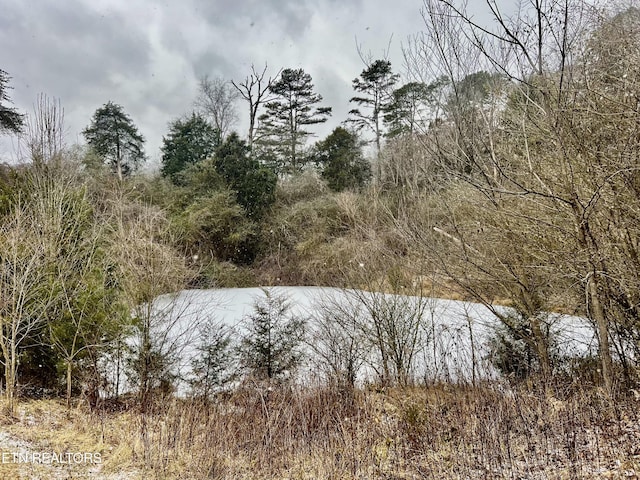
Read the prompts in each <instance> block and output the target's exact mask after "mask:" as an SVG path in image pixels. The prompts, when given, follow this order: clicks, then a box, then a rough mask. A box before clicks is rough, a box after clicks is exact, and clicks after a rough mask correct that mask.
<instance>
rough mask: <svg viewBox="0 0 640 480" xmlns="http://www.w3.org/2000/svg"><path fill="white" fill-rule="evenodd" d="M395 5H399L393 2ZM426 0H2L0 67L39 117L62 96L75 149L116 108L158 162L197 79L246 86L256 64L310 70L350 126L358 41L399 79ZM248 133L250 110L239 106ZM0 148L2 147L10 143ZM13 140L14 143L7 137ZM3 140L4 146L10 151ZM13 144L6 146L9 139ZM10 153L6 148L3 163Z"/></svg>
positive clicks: (335, 120) (337, 117)
mask: <svg viewBox="0 0 640 480" xmlns="http://www.w3.org/2000/svg"><path fill="white" fill-rule="evenodd" d="M392 3H393V4H392ZM420 5H421V2H420V1H419V0H415V1H401V2H388V1H387V0H368V1H366V2H365V1H363V0H351V1H349V0H183V1H182V2H169V1H166V2H157V1H152V0H109V1H108V2H106V1H95V0H65V1H58V2H53V1H48V0H32V1H30V2H18V1H15V0H0V12H2V13H1V14H0V45H2V46H3V58H2V60H1V61H2V62H3V63H2V64H0V68H2V69H4V70H6V71H8V72H9V74H10V75H11V76H12V77H13V80H12V86H13V87H14V90H13V91H12V92H11V94H12V97H13V100H14V104H15V106H16V107H18V108H19V109H21V110H22V111H30V110H31V105H32V104H33V102H34V101H35V99H36V96H37V94H38V93H40V92H44V93H46V94H48V95H50V96H54V97H57V98H60V100H61V101H62V104H63V106H64V107H65V111H66V120H67V124H68V127H69V131H70V135H69V137H70V138H69V141H70V142H73V141H76V140H78V139H79V140H81V138H79V132H81V131H82V129H83V128H84V127H85V126H86V125H87V124H88V123H89V121H90V118H91V115H92V114H93V112H94V111H95V109H96V108H98V107H99V106H101V105H102V104H104V103H105V102H107V101H108V100H113V101H115V102H117V103H119V104H121V105H122V106H123V107H124V109H125V111H127V113H129V114H130V115H131V117H132V118H133V120H134V121H135V122H136V124H137V125H138V126H139V128H140V130H141V132H142V133H143V134H144V135H145V137H146V138H147V151H148V153H149V155H150V157H152V158H156V160H157V157H158V155H159V151H158V148H159V146H160V144H161V141H162V135H164V134H165V133H166V128H167V124H168V123H169V122H170V121H171V120H173V119H175V118H176V117H178V116H180V115H182V114H184V113H186V112H188V111H189V110H191V108H192V105H193V100H194V97H195V95H196V91H197V79H198V77H200V76H202V75H205V74H209V75H221V76H223V77H225V78H228V79H242V78H244V77H245V76H246V75H247V74H248V73H249V72H250V68H251V64H255V65H256V66H257V67H259V68H261V67H262V65H264V64H265V62H266V63H268V64H269V70H270V72H273V73H275V72H276V71H277V70H278V69H279V68H281V67H296V68H298V67H301V68H304V69H305V70H306V71H307V72H308V73H310V74H311V75H312V76H313V79H314V83H315V86H316V90H317V92H318V93H320V94H321V95H323V97H324V102H323V103H324V104H325V105H327V106H332V107H333V109H334V115H333V117H332V119H331V120H330V121H329V122H327V124H325V125H322V126H319V128H318V130H317V133H318V135H320V136H322V135H325V134H326V133H328V132H329V131H330V130H331V129H332V128H333V127H335V126H336V125H338V124H339V123H340V122H341V121H342V120H344V119H345V118H346V112H347V111H348V110H349V107H350V106H349V104H348V100H349V98H350V97H351V95H352V91H351V80H352V79H353V78H355V77H356V76H357V75H358V74H359V73H360V71H361V70H362V68H363V64H362V62H361V60H360V59H359V58H358V54H357V51H356V38H357V40H358V42H359V43H361V44H362V46H363V48H364V49H365V50H366V51H369V50H370V51H371V52H372V54H373V56H374V57H379V56H381V55H382V54H383V52H384V51H385V49H386V48H387V43H388V40H389V38H390V37H391V35H392V34H393V36H394V43H393V46H392V50H391V51H390V54H389V55H390V59H391V60H392V62H393V64H394V67H395V69H396V70H397V71H400V70H401V64H402V58H401V55H400V42H401V41H402V40H404V39H405V38H406V36H408V35H410V34H412V33H414V32H416V31H417V30H419V29H420V28H421V21H420V18H419V8H420ZM238 108H239V113H240V115H241V123H240V125H239V126H238V128H239V130H240V131H241V132H242V133H244V130H245V127H244V124H245V123H246V119H244V118H243V117H244V115H245V110H246V107H245V105H243V104H239V105H238ZM0 140H1V139H0ZM5 140H6V139H5ZM0 143H2V142H0ZM5 143H6V142H5ZM6 155H7V149H6V148H5V149H4V150H3V149H2V148H1V145H0V161H2V159H3V156H6Z"/></svg>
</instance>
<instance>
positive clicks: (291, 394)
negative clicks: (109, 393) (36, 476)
mask: <svg viewBox="0 0 640 480" xmlns="http://www.w3.org/2000/svg"><path fill="white" fill-rule="evenodd" d="M638 410H640V409H639V408H638V400H637V399H634V398H633V397H624V398H619V399H617V400H616V401H615V402H610V401H609V400H608V398H607V397H606V396H604V395H603V394H602V392H601V391H600V390H598V389H595V388H594V389H591V390H588V391H578V392H562V391H558V390H555V391H552V390H548V391H547V392H546V393H543V392H538V393H533V391H532V390H531V389H530V388H529V389H524V388H523V389H522V390H517V389H516V390H508V391H500V389H498V388H497V387H495V386H493V387H492V386H486V387H475V388H472V387H453V386H450V385H439V386H432V387H426V388H413V389H402V390H400V389H398V390H389V391H386V392H380V391H373V390H363V391H357V392H355V394H354V395H353V396H350V395H345V394H339V393H338V392H336V391H334V390H331V389H327V388H310V387H307V388H305V389H294V388H276V389H272V390H269V389H263V388H259V387H255V386H254V387H252V388H245V389H243V390H242V391H238V392H236V393H235V394H233V395H232V396H230V397H228V398H225V399H220V400H219V401H218V402H217V403H215V404H203V403H197V402H187V401H179V400H172V401H167V402H163V403H159V404H158V405H157V406H156V407H155V408H154V409H153V411H152V412H151V413H149V414H148V415H147V416H146V417H144V418H142V417H141V416H140V415H139V414H137V413H135V412H133V411H130V412H124V413H113V414H108V415H106V414H104V415H101V416H98V415H97V414H90V413H88V412H85V411H83V410H80V409H76V410H74V411H72V412H71V413H70V414H68V415H67V414H66V413H64V409H63V408H62V406H61V405H60V404H58V403H56V402H31V403H28V404H25V405H23V416H22V417H21V419H20V420H19V421H18V422H14V423H12V424H11V425H6V426H5V427H4V428H5V429H8V430H9V431H10V432H11V433H12V434H13V435H14V436H16V437H19V438H21V439H24V440H26V441H29V442H34V443H37V444H38V445H40V446H41V447H43V445H46V446H47V448H51V449H66V450H74V449H75V450H80V451H101V452H103V456H104V461H105V463H104V465H103V469H102V471H103V472H104V473H107V474H108V473H111V474H115V473H118V472H123V471H124V472H131V471H138V472H139V473H138V474H129V476H127V477H122V478H138V476H137V475H140V478H156V479H183V478H185V479H186V478H189V479H205V478H208V479H211V478H214V479H215V478H219V479H222V478H224V479H276V478H277V479H314V480H320V479H371V478H384V479H423V478H426V479H441V478H452V479H454V478H460V479H462V478H465V479H467V478H469V479H472V478H478V479H481V478H482V479H486V478H489V479H502V478H504V479H507V478H509V479H512V478H513V479H565V478H566V479H580V478H626V479H628V478H638V474H639V472H640V422H639V418H638V416H639V414H638ZM0 477H1V475H0ZM6 478H9V477H6ZM25 478H26V477H25ZM45 478H46V477H45Z"/></svg>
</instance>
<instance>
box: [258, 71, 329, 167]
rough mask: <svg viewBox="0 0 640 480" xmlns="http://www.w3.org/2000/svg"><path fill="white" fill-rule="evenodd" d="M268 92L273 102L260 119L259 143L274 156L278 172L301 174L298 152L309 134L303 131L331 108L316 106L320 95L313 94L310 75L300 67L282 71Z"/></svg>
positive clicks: (268, 104) (320, 120) (321, 119)
mask: <svg viewBox="0 0 640 480" xmlns="http://www.w3.org/2000/svg"><path fill="white" fill-rule="evenodd" d="M269 90H270V91H271V93H272V94H273V95H274V96H275V99H274V100H272V101H271V102H269V103H267V104H266V108H267V112H266V113H265V114H264V115H262V116H261V117H260V120H261V122H262V125H261V133H262V137H263V138H262V140H261V141H262V143H263V145H265V146H266V147H267V150H271V151H273V152H274V153H275V155H276V158H277V159H278V163H280V165H278V166H277V167H278V168H277V170H278V171H282V172H283V173H292V172H296V171H300V170H301V169H302V166H303V165H304V163H305V160H304V158H303V156H302V155H301V149H302V148H303V147H304V145H305V142H306V139H307V137H309V136H311V135H312V133H311V132H309V131H308V130H305V128H306V127H307V126H309V125H315V124H318V123H323V122H326V121H327V118H328V117H329V115H331V107H316V105H317V104H318V103H320V102H321V101H322V96H321V95H319V94H317V93H314V92H313V83H312V79H311V75H309V74H308V73H305V71H304V70H303V69H301V68H299V69H291V68H287V69H285V70H283V71H282V73H281V74H280V78H279V79H278V81H276V82H275V83H273V84H272V85H271V86H270V87H269Z"/></svg>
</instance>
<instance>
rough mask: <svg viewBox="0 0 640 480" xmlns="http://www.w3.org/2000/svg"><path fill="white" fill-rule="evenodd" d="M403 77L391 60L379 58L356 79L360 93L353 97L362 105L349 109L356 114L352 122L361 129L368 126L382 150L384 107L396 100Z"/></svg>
mask: <svg viewBox="0 0 640 480" xmlns="http://www.w3.org/2000/svg"><path fill="white" fill-rule="evenodd" d="M399 78H400V75H398V74H395V73H393V71H392V70H391V62H390V61H388V60H376V61H375V62H373V63H372V64H371V65H369V66H368V67H367V68H365V69H364V70H363V71H362V73H361V74H360V78H355V79H354V80H353V82H352V85H353V89H354V90H355V91H356V93H357V94H358V96H355V97H352V98H351V100H349V101H350V102H353V103H355V104H356V105H358V108H354V109H353V110H351V111H350V112H349V115H351V116H352V118H350V119H349V120H348V122H350V123H352V124H353V125H354V127H355V128H356V130H357V131H360V130H362V129H366V130H369V131H371V132H372V133H373V134H374V136H375V144H376V151H377V152H378V154H379V153H380V149H381V147H382V135H383V125H382V120H383V115H384V110H385V108H386V107H387V106H388V105H389V103H390V102H391V100H392V91H393V86H394V85H395V84H396V83H397V82H398V79H399Z"/></svg>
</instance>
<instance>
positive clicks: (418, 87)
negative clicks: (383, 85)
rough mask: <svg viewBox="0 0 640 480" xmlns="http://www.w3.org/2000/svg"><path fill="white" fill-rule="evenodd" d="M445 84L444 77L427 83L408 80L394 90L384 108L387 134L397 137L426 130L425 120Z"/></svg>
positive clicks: (431, 112) (428, 117)
mask: <svg viewBox="0 0 640 480" xmlns="http://www.w3.org/2000/svg"><path fill="white" fill-rule="evenodd" d="M446 84H447V82H446V80H445V79H438V80H436V81H435V82H433V83H430V84H428V85H427V84H426V83H421V82H410V83H407V84H405V85H403V86H402V87H400V88H398V89H396V90H394V91H393V93H392V96H391V98H390V101H389V103H388V104H387V105H386V107H385V109H384V122H385V123H386V125H387V128H388V131H387V136H388V137H397V136H399V135H403V134H407V133H408V134H414V133H418V132H420V131H424V130H426V127H427V125H426V124H425V122H427V121H429V120H431V119H432V118H433V109H434V105H435V104H436V98H435V97H436V94H437V92H438V91H439V90H440V89H442V87H444V86H445V85H446ZM430 117H431V118H430Z"/></svg>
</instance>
